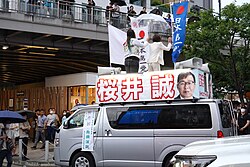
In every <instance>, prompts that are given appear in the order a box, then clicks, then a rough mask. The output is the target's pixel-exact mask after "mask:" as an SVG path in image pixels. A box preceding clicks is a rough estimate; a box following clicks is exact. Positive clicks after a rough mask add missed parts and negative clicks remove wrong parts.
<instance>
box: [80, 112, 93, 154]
mask: <svg viewBox="0 0 250 167" xmlns="http://www.w3.org/2000/svg"><path fill="white" fill-rule="evenodd" d="M94 120H95V111H87V112H85V114H84V124H83V134H82V136H83V138H82V151H93V150H94V133H93V131H94Z"/></svg>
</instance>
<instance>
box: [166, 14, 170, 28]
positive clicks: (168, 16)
mask: <svg viewBox="0 0 250 167" xmlns="http://www.w3.org/2000/svg"><path fill="white" fill-rule="evenodd" d="M165 20H166V22H167V23H168V25H169V27H171V24H172V20H171V14H170V13H169V14H168V15H167V18H165Z"/></svg>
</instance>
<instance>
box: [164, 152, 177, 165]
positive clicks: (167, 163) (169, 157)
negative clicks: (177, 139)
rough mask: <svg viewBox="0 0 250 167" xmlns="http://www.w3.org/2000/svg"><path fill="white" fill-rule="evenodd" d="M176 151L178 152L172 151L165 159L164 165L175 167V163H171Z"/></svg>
mask: <svg viewBox="0 0 250 167" xmlns="http://www.w3.org/2000/svg"><path fill="white" fill-rule="evenodd" d="M176 153H177V152H172V153H170V154H168V155H167V157H166V158H165V159H164V161H163V166H162V167H173V165H172V164H171V163H170V160H171V159H172V158H173V156H174V155H175V154H176Z"/></svg>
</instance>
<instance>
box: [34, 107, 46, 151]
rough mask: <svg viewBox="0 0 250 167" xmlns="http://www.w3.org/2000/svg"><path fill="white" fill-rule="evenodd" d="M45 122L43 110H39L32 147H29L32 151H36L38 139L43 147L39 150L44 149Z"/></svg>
mask: <svg viewBox="0 0 250 167" xmlns="http://www.w3.org/2000/svg"><path fill="white" fill-rule="evenodd" d="M45 122H46V116H45V115H44V110H41V111H40V112H39V114H38V118H37V129H36V137H35V143H34V146H32V147H31V148H32V149H36V147H37V143H38V142H39V139H41V140H42V142H43V145H42V147H41V148H40V149H43V148H45V130H44V129H45V128H44V127H45Z"/></svg>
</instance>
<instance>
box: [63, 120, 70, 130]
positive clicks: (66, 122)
mask: <svg viewBox="0 0 250 167" xmlns="http://www.w3.org/2000/svg"><path fill="white" fill-rule="evenodd" d="M63 129H69V125H68V121H64V123H63Z"/></svg>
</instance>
